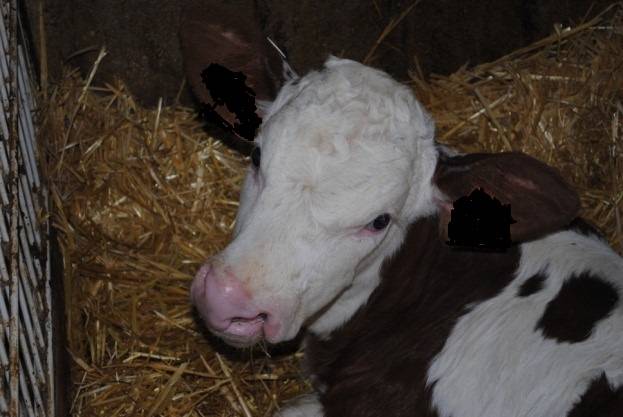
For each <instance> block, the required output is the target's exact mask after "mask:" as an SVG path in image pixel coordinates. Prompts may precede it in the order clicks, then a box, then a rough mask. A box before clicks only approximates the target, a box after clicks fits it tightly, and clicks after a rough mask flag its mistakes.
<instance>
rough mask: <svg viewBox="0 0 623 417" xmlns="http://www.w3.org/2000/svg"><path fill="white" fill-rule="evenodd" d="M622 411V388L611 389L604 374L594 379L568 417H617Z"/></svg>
mask: <svg viewBox="0 0 623 417" xmlns="http://www.w3.org/2000/svg"><path fill="white" fill-rule="evenodd" d="M621 410H623V387H619V388H617V389H613V388H612V387H611V386H610V384H609V383H608V379H607V378H606V375H605V374H601V376H600V377H599V378H596V379H594V380H593V381H592V382H591V384H590V385H589V387H588V389H587V390H586V392H585V393H584V394H582V398H580V401H578V402H577V403H575V404H574V406H573V408H572V409H571V411H570V412H569V414H567V416H568V417H596V416H599V417H619V416H620V415H621Z"/></svg>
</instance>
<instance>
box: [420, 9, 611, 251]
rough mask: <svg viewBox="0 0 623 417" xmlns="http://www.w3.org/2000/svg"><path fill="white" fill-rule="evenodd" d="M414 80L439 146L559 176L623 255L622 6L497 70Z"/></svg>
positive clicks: (489, 67) (491, 66)
mask: <svg viewBox="0 0 623 417" xmlns="http://www.w3.org/2000/svg"><path fill="white" fill-rule="evenodd" d="M412 79H413V87H414V89H415V91H416V94H417V95H418V98H419V99H420V100H421V101H422V103H423V104H424V105H425V106H426V107H427V108H428V109H429V110H430V111H431V112H432V114H433V115H434V118H435V121H436V124H437V132H438V138H439V141H440V142H442V143H446V144H449V145H451V146H454V147H456V148H458V149H461V150H463V151H465V152H474V151H488V152H499V151H509V150H516V151H523V152H525V153H527V154H530V155H532V156H535V157H536V158H538V159H540V160H542V161H545V162H547V163H548V164H550V165H553V166H555V167H557V168H558V169H559V170H560V171H561V172H562V173H563V175H564V177H565V178H566V179H567V180H568V181H569V182H571V183H572V184H573V185H574V186H575V187H576V189H577V190H578V191H579V192H580V195H581V199H582V206H583V208H584V210H583V213H582V215H583V216H585V217H586V218H588V219H590V220H591V221H593V222H594V223H595V224H597V225H598V226H599V227H600V228H601V229H602V230H603V231H604V232H605V233H606V235H607V237H608V238H609V240H610V242H611V243H612V244H613V246H614V247H615V249H616V250H617V251H618V252H619V253H622V252H623V225H622V223H623V221H622V216H623V4H621V3H619V4H617V5H615V6H613V7H611V8H610V9H608V10H606V11H605V12H604V13H602V14H601V15H599V16H598V17H596V18H595V19H593V20H591V21H589V22H586V23H584V24H582V25H579V26H577V27H575V28H573V29H569V28H567V29H561V28H556V33H554V34H553V35H551V36H550V37H548V38H546V39H543V40H542V41H540V42H537V43H536V44H534V45H532V46H529V47H527V48H524V49H522V50H518V51H516V52H514V53H512V54H510V55H508V56H506V57H503V58H501V59H499V60H497V61H495V62H492V63H488V64H484V65H479V66H477V67H475V68H473V69H466V68H465V69H462V70H460V71H458V72H456V73H455V74H452V75H451V76H449V77H433V78H432V79H431V80H429V81H423V78H422V77H421V76H419V75H418V74H417V73H413V74H412Z"/></svg>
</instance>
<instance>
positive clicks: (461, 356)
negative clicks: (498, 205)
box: [191, 58, 623, 417]
mask: <svg viewBox="0 0 623 417" xmlns="http://www.w3.org/2000/svg"><path fill="white" fill-rule="evenodd" d="M262 116H263V118H264V120H263V124H262V126H261V129H260V131H259V134H258V135H257V137H256V139H255V142H256V150H255V151H254V153H253V156H252V161H253V166H252V167H251V168H250V170H249V172H248V174H247V176H246V179H245V182H244V185H243V189H242V194H241V198H240V208H239V211H238V216H237V220H236V227H235V231H234V237H233V240H232V242H231V243H230V244H229V245H228V246H227V247H226V248H225V249H224V250H223V251H221V252H220V253H218V254H217V255H215V256H213V257H212V258H211V259H209V260H208V261H207V262H206V264H205V265H204V266H203V267H202V268H201V269H200V271H199V272H198V274H197V276H196V278H195V280H194V282H193V284H192V289H191V296H192V300H193V302H194V304H195V306H196V307H197V309H198V311H199V313H200V314H201V316H202V317H203V319H204V321H205V323H206V324H207V326H208V327H209V329H210V330H211V331H212V332H214V333H215V334H216V335H218V336H220V337H221V338H223V339H224V340H225V341H226V342H228V343H230V344H231V345H234V346H249V345H253V344H255V343H257V342H258V341H260V340H261V339H265V340H266V341H268V342H270V343H278V342H281V341H285V340H289V339H292V338H294V337H295V336H296V335H297V334H298V333H299V331H300V330H301V329H302V328H305V329H306V331H307V336H306V358H307V362H308V368H309V372H310V375H311V377H312V380H313V382H314V386H315V388H316V391H315V393H314V394H311V395H307V396H305V397H302V398H300V399H299V400H298V401H295V402H293V403H292V404H290V405H289V406H286V407H284V408H283V409H282V410H281V411H280V412H279V413H278V415H280V416H301V417H302V416H305V417H312V416H314V417H319V416H327V417H328V416H335V417H348V416H358V417H362V416H370V417H371V416H379V417H380V416H452V417H519V416H522V417H527V416H533V417H555V416H572V417H579V416H595V415H599V416H611V417H614V416H621V415H623V387H622V386H623V306H622V305H621V301H620V299H621V292H622V291H623V273H622V271H623V261H622V260H621V258H620V257H619V256H618V255H617V254H616V253H614V252H613V251H612V250H611V249H610V248H609V247H608V245H607V244H606V243H605V242H604V241H603V239H602V238H601V237H600V236H599V235H598V233H597V232H595V231H593V230H592V229H590V228H588V227H584V226H585V224H584V223H583V222H582V221H577V220H576V221H573V220H574V218H575V216H576V215H577V211H578V207H579V203H578V199H577V196H576V194H575V193H574V192H573V190H572V189H570V188H569V187H568V186H567V185H566V184H565V182H564V181H563V180H562V179H561V178H560V176H559V174H558V173H557V172H556V171H555V170H553V169H552V168H549V167H548V166H546V165H545V164H542V163H540V162H538V161H536V160H534V159H532V158H530V157H527V156H525V155H522V154H518V153H507V154H499V155H486V154H476V155H458V154H456V153H453V152H451V151H449V150H448V149H445V148H443V147H440V146H438V145H437V144H436V143H435V141H434V127H433V122H432V121H431V118H430V117H429V115H428V114H427V113H426V112H425V110H424V109H423V108H422V106H421V105H420V104H419V103H418V101H417V100H416V99H415V97H414V95H413V93H412V92H411V90H410V89H409V88H407V87H406V86H404V85H401V84H399V83H397V82H395V81H394V80H392V79H391V78H390V77H389V76H388V75H386V74H385V73H383V72H380V71H377V70H374V69H372V68H369V67H366V66H363V65H361V64H358V63H356V62H353V61H349V60H343V59H337V58H329V59H328V60H327V62H326V63H325V66H324V68H323V69H322V70H320V71H317V72H312V73H310V74H308V75H306V76H304V77H302V78H297V79H293V80H290V81H288V82H287V83H286V84H285V85H284V86H283V87H282V88H281V90H280V92H279V94H278V95H277V97H276V98H275V100H274V101H273V102H272V104H271V105H270V106H269V107H268V108H267V110H266V111H265V113H264V114H262ZM476 188H482V189H483V190H484V191H486V192H487V193H489V194H491V195H493V196H495V197H496V198H497V199H499V200H500V201H501V202H502V203H504V204H510V206H511V211H512V212H511V215H512V217H513V219H514V220H515V221H516V223H514V224H513V225H512V226H510V227H511V229H510V231H511V237H512V240H513V241H514V242H515V243H516V244H515V245H513V246H511V247H510V248H509V249H508V250H506V251H504V252H482V251H470V250H455V249H453V248H451V247H450V246H448V245H447V244H446V240H447V239H446V233H447V232H446V228H447V224H448V219H449V218H450V211H451V209H452V202H453V201H455V200H456V199H458V198H459V197H461V196H465V195H468V194H469V193H470V192H471V191H472V190H474V189H476Z"/></svg>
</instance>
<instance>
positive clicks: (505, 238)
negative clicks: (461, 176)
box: [447, 188, 515, 251]
mask: <svg viewBox="0 0 623 417" xmlns="http://www.w3.org/2000/svg"><path fill="white" fill-rule="evenodd" d="M512 223H515V220H513V218H512V216H511V206H510V204H506V205H502V203H501V202H500V201H499V200H498V199H496V198H493V197H491V196H490V195H489V194H487V193H486V192H485V191H484V190H483V189H482V188H477V189H475V190H474V191H472V193H471V194H470V195H469V196H466V197H461V198H459V199H458V200H456V201H455V202H454V203H453V209H452V211H451V212H450V222H449V223H448V242H447V243H448V245H450V246H453V247H456V248H459V249H467V250H485V251H504V250H505V249H507V248H509V247H510V245H511V233H510V225H511V224H512Z"/></svg>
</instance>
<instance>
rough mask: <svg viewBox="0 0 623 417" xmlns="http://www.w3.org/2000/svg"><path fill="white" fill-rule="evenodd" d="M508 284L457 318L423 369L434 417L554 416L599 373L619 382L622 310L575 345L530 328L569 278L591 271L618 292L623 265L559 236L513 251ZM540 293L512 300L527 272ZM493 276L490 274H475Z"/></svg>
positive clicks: (581, 239) (607, 253) (590, 245)
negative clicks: (514, 265)
mask: <svg viewBox="0 0 623 417" xmlns="http://www.w3.org/2000/svg"><path fill="white" fill-rule="evenodd" d="M521 252H522V256H521V261H520V265H519V269H518V271H517V273H516V278H515V279H514V281H513V282H512V283H511V284H510V285H509V286H508V287H507V288H506V289H505V290H504V291H503V292H502V293H501V294H499V295H498V296H497V297H495V298H493V299H490V300H488V301H485V302H483V303H482V304H479V305H477V306H475V307H474V308H473V310H471V311H470V312H469V313H468V314H466V315H464V316H463V317H462V318H461V319H460V320H459V322H458V323H457V325H456V327H455V328H454V329H453V331H452V333H451V335H450V337H449V339H448V340H447V341H446V344H445V346H444V348H443V350H442V351H441V353H440V354H439V355H438V356H437V357H436V359H435V360H434V361H433V363H432V365H431V367H430V369H429V371H428V383H429V384H432V383H435V385H434V391H433V402H434V405H435V407H436V408H437V410H438V412H439V415H440V416H441V417H449V416H452V417H500V416H508V417H519V416H521V417H543V416H548V417H558V416H566V414H567V412H568V410H569V409H570V408H571V407H572V406H573V404H574V403H576V402H577V401H578V400H579V399H580V396H581V395H582V394H583V393H584V392H585V391H586V389H587V387H588V385H589V384H590V382H591V380H593V379H595V378H598V377H599V376H600V375H601V374H602V373H604V372H605V373H606V376H607V378H608V381H609V382H610V384H611V385H612V386H613V387H618V386H620V385H621V384H622V383H623V305H622V302H621V300H619V303H618V304H617V306H616V308H615V310H614V312H613V313H612V315H610V316H609V317H607V318H606V319H604V320H602V321H600V322H599V323H598V324H597V326H596V327H595V329H594V331H593V333H592V334H591V337H590V338H589V339H587V340H586V341H583V342H580V343H558V342H557V341H555V340H552V339H546V338H544V337H543V335H542V334H541V332H540V331H535V330H534V329H535V326H536V323H537V322H538V320H539V318H540V317H541V316H542V315H543V312H544V310H545V307H546V305H547V303H548V302H549V301H550V300H551V299H553V298H554V297H555V296H556V294H557V293H558V291H559V290H560V288H561V286H562V284H563V283H564V281H565V280H566V279H568V278H569V277H570V276H571V275H572V274H574V273H576V274H578V273H582V272H584V271H588V272H591V273H593V274H595V275H598V276H599V277H603V278H604V279H606V280H608V281H609V282H611V283H612V284H613V285H614V287H615V288H616V289H617V290H618V292H619V294H622V293H623V292H622V290H623V274H622V271H623V260H622V259H621V258H620V257H619V256H618V255H617V254H616V253H614V252H613V251H612V250H611V249H610V248H609V247H608V246H607V245H606V244H605V243H604V242H602V241H600V240H598V239H596V238H594V237H590V238H588V237H585V236H582V235H580V234H578V233H576V232H572V231H566V232H560V233H556V234H553V235H550V236H548V237H546V238H544V239H541V240H538V241H535V242H532V243H527V244H524V245H522V247H521ZM539 271H543V272H545V275H546V276H547V279H546V281H545V284H544V288H543V289H542V290H541V291H539V292H537V293H535V294H533V295H530V296H528V297H525V298H521V297H517V291H518V289H519V287H520V286H521V284H522V283H523V282H524V281H525V280H526V279H528V278H529V277H531V276H532V275H533V274H535V273H537V272H539ZM483 279H494V277H483Z"/></svg>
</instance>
